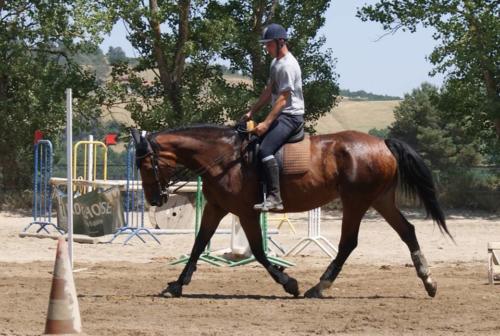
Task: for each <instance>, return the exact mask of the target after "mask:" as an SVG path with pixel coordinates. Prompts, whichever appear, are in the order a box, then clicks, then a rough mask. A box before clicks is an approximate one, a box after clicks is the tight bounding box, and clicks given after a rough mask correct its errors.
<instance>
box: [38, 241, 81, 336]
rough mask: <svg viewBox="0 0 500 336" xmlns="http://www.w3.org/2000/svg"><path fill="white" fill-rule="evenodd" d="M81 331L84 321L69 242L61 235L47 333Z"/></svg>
mask: <svg viewBox="0 0 500 336" xmlns="http://www.w3.org/2000/svg"><path fill="white" fill-rule="evenodd" d="M81 332H82V322H81V320H80V309H79V307H78V299H77V298H76V289H75V282H74V281H73V271H72V269H71V265H70V261H69V256H68V244H67V243H66V240H65V239H64V237H60V238H59V241H58V243H57V252H56V262H55V265H54V274H53V278H52V288H51V290H50V300H49V309H48V312H47V322H46V324H45V334H52V335H57V334H79V333H81Z"/></svg>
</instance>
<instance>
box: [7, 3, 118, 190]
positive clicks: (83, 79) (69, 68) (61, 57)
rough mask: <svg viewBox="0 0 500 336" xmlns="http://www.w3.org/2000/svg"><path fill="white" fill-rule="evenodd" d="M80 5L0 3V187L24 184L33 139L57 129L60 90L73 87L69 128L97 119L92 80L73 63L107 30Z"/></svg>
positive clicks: (61, 114)
mask: <svg viewBox="0 0 500 336" xmlns="http://www.w3.org/2000/svg"><path fill="white" fill-rule="evenodd" d="M100 10H101V8H100V7H99V6H97V5H96V4H95V3H87V2H86V1H83V0H80V1H69V0H68V1H63V0H59V1H41V0H39V1H26V0H14V1H1V0H0V134H1V137H0V157H1V158H2V160H1V161H0V179H1V180H0V186H2V187H5V188H12V189H19V188H24V187H27V186H29V185H30V184H31V179H30V178H27V177H28V176H31V166H32V160H31V158H32V148H33V147H32V146H33V137H32V135H33V133H34V131H35V130H37V129H40V130H42V131H44V133H45V134H48V135H49V136H50V135H51V134H55V133H58V132H59V131H61V129H63V127H64V123H65V103H64V102H65V89H66V88H73V96H74V98H75V107H74V114H75V128H78V127H84V126H85V125H88V124H90V123H92V122H94V121H95V117H96V116H97V115H99V114H100V108H99V99H100V96H99V94H98V87H97V85H96V82H95V77H94V76H93V75H92V74H91V73H89V72H88V71H86V70H85V69H83V68H81V67H79V66H78V65H77V64H75V63H74V62H73V60H72V58H71V56H72V55H74V54H75V53H77V52H80V51H82V52H89V51H91V50H93V49H94V48H95V45H96V44H95V43H96V42H97V41H98V39H97V37H96V36H97V35H98V34H100V33H101V32H102V31H105V30H106V29H107V28H109V27H107V26H106V23H105V22H106V21H103V19H102V18H103V17H102V16H101V15H102V12H101V11H100Z"/></svg>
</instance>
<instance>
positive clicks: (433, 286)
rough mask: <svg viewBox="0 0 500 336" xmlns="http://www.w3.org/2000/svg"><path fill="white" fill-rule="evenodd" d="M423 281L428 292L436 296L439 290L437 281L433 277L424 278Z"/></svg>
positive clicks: (431, 295)
mask: <svg viewBox="0 0 500 336" xmlns="http://www.w3.org/2000/svg"><path fill="white" fill-rule="evenodd" d="M423 282H424V286H425V290H426V291H427V294H429V296H430V297H435V296H436V292H437V282H436V281H434V280H432V279H431V277H428V278H427V279H425V280H423Z"/></svg>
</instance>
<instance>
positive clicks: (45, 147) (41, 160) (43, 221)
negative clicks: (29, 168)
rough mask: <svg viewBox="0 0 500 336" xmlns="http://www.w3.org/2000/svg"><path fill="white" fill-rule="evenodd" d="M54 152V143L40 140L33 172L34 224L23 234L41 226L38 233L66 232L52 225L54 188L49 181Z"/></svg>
mask: <svg viewBox="0 0 500 336" xmlns="http://www.w3.org/2000/svg"><path fill="white" fill-rule="evenodd" d="M52 166H53V151H52V143H51V142H50V141H49V140H39V141H37V142H36V144H35V149H34V170H33V208H32V215H33V222H31V223H30V224H29V225H28V226H26V227H25V228H24V229H23V231H22V232H26V231H28V230H29V229H30V227H31V226H33V225H35V226H39V228H38V230H37V231H36V233H39V232H40V231H42V230H43V231H45V232H46V233H50V232H49V230H47V227H53V228H54V229H56V230H57V231H58V232H59V233H60V234H64V231H63V230H61V229H60V228H58V227H57V226H56V225H55V224H54V223H52V186H51V185H50V183H49V181H50V178H51V177H52Z"/></svg>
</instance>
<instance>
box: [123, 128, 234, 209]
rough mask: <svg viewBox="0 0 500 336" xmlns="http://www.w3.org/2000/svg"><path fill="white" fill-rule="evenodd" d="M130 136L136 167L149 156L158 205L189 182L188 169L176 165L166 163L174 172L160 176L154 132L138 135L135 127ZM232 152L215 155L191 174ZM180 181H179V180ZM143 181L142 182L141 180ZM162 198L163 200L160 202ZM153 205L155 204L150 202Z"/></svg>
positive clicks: (204, 171)
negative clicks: (156, 188)
mask: <svg viewBox="0 0 500 336" xmlns="http://www.w3.org/2000/svg"><path fill="white" fill-rule="evenodd" d="M131 133H132V137H133V138H134V141H135V143H136V154H135V159H136V167H137V169H140V168H141V165H142V163H143V161H144V159H146V158H148V157H151V165H152V170H153V176H154V179H155V184H156V185H157V186H158V190H159V194H158V195H155V197H153V198H154V200H155V203H158V205H161V204H164V203H166V202H167V201H168V198H169V196H170V193H174V194H175V193H176V192H177V191H178V190H179V189H180V188H182V187H183V186H185V185H186V184H188V183H189V181H188V179H187V176H188V174H189V169H188V168H186V167H183V168H182V169H179V170H176V167H172V166H169V165H167V168H168V169H169V170H171V171H174V173H173V174H172V175H171V176H170V178H168V179H167V178H165V177H164V176H162V173H161V169H160V165H159V163H160V155H159V152H160V145H159V144H158V143H157V142H156V140H155V134H152V133H145V132H144V133H143V134H141V135H140V136H139V131H138V130H136V129H132V131H131ZM233 154H234V153H233V152H230V153H225V154H223V155H220V156H219V157H217V158H216V159H215V160H214V161H213V162H212V164H211V165H209V166H208V167H201V168H199V169H197V170H195V171H193V172H192V174H194V175H196V176H202V175H203V174H205V173H206V172H207V171H208V170H209V169H210V168H212V167H213V166H215V165H217V164H219V163H220V162H222V161H223V160H224V159H225V158H226V157H227V156H228V155H233ZM181 181H182V183H179V182H181ZM143 183H144V182H143ZM172 186H175V189H174V190H172V191H170V187H172ZM161 200H163V202H161ZM151 205H155V204H151Z"/></svg>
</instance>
